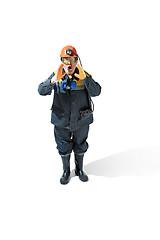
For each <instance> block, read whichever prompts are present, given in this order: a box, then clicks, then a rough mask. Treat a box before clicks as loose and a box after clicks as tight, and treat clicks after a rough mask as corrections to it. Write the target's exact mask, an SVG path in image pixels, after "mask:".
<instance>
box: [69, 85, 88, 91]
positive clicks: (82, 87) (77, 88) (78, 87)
mask: <svg viewBox="0 0 160 240" xmlns="http://www.w3.org/2000/svg"><path fill="white" fill-rule="evenodd" d="M82 89H85V85H79V86H76V88H74V89H71V90H72V91H75V90H82Z"/></svg>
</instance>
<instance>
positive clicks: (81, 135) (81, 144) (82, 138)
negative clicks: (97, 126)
mask: <svg viewBox="0 0 160 240" xmlns="http://www.w3.org/2000/svg"><path fill="white" fill-rule="evenodd" d="M88 132H89V126H84V127H82V128H79V129H77V130H75V131H73V151H74V152H75V153H76V154H84V153H85V152H86V151H87V149H88V143H87V138H88Z"/></svg>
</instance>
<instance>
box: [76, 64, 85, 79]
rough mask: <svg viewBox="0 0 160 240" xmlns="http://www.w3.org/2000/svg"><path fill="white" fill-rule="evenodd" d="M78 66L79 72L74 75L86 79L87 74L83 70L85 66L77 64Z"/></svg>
mask: <svg viewBox="0 0 160 240" xmlns="http://www.w3.org/2000/svg"><path fill="white" fill-rule="evenodd" d="M77 68H78V70H79V74H78V73H75V74H74V76H76V77H77V78H79V79H80V80H84V79H85V78H86V74H85V72H84V71H83V68H82V67H81V66H80V65H79V64H77Z"/></svg>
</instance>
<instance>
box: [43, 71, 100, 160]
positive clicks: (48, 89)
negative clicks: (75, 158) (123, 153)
mask: <svg viewBox="0 0 160 240" xmlns="http://www.w3.org/2000/svg"><path fill="white" fill-rule="evenodd" d="M63 72H64V69H63ZM75 72H78V68H76V71H75ZM54 75H55V73H52V74H51V76H50V77H49V78H48V79H47V80H46V81H44V82H42V83H41V84H40V85H39V87H38V92H39V94H40V95H43V96H45V95H51V93H52V90H53V89H54V99H53V104H52V107H51V110H52V112H51V123H52V124H54V125H55V127H54V134H55V141H56V143H57V149H58V150H59V154H60V155H62V156H63V155H67V154H70V153H71V152H72V150H73V151H74V152H75V154H84V153H85V152H86V151H87V149H88V143H87V141H86V140H87V137H88V131H89V125H90V124H91V123H92V122H93V114H90V115H89V116H86V117H83V118H82V117H81V116H80V111H81V110H86V109H90V108H91V102H90V97H95V96H98V95H99V94H100V92H101V86H100V85H99V84H98V83H97V82H95V81H94V80H93V78H92V76H91V75H89V74H88V73H87V72H86V78H85V79H84V80H82V82H83V83H84V85H83V86H77V87H76V88H75V89H69V88H66V89H61V87H60V85H59V83H56V84H54V85H53V84H51V82H50V81H51V79H52V78H53V76H54ZM62 79H63V80H64V81H65V82H66V84H67V85H68V84H69V82H70V81H72V80H74V76H73V78H72V79H71V80H70V79H69V77H68V75H67V74H66V75H65V76H64V77H63V78H62ZM75 79H76V80H78V79H77V78H76V77H75Z"/></svg>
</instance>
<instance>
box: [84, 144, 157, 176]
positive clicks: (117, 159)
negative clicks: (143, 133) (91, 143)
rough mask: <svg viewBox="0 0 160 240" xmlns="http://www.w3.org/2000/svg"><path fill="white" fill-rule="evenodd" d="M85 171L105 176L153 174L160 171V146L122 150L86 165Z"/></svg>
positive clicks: (89, 173)
mask: <svg viewBox="0 0 160 240" xmlns="http://www.w3.org/2000/svg"><path fill="white" fill-rule="evenodd" d="M84 171H85V172H86V173H87V174H88V175H95V176H104V177H121V176H151V175H154V174H155V173H158V172H159V173H160V147H146V148H136V149H132V150H129V151H126V152H121V153H118V154H115V155H112V156H110V157H106V158H103V159H100V160H97V161H94V162H91V163H89V164H87V165H85V166H84Z"/></svg>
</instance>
